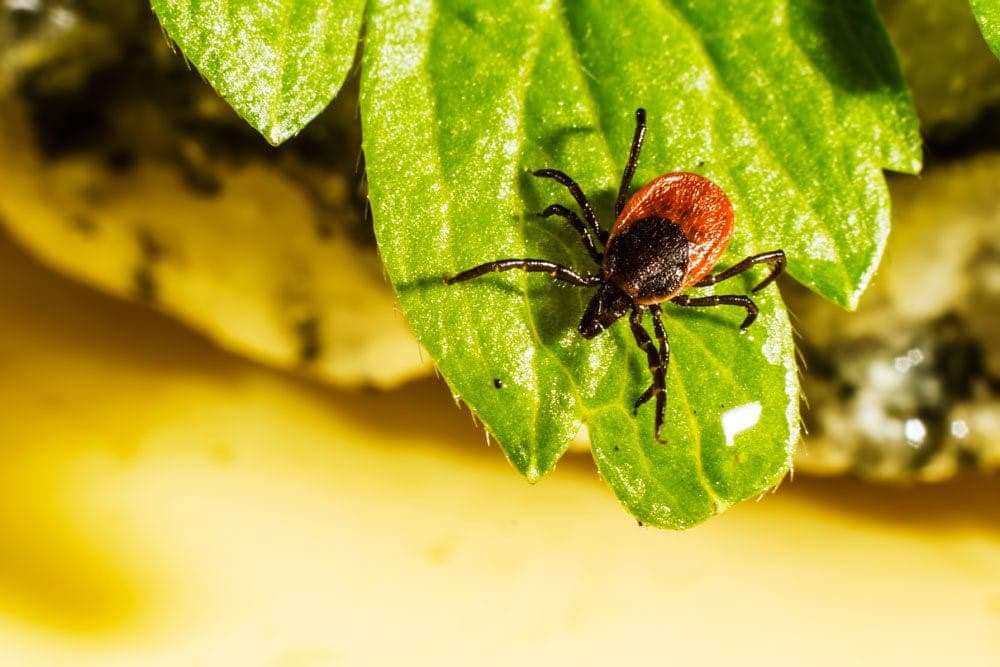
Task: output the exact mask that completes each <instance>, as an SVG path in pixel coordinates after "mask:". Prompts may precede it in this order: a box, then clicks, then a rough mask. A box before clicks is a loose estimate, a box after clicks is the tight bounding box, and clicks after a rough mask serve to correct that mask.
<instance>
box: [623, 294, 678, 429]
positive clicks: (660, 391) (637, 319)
mask: <svg viewBox="0 0 1000 667" xmlns="http://www.w3.org/2000/svg"><path fill="white" fill-rule="evenodd" d="M651 310H653V327H654V329H655V330H656V338H657V340H658V341H659V343H660V349H659V350H657V349H656V346H655V345H653V339H652V338H650V337H649V334H648V333H647V332H646V330H645V329H644V328H643V326H642V311H641V310H639V309H638V308H635V309H633V310H632V315H631V316H630V317H629V323H630V324H631V325H632V335H633V336H635V342H636V344H638V346H639V349H641V350H642V351H643V352H645V353H646V363H647V364H648V365H649V372H650V374H651V375H652V376H653V384H652V385H650V387H649V389H647V390H646V391H644V392H643V393H642V396H640V397H639V399H638V400H637V401H636V402H635V405H634V408H633V409H634V411H638V410H639V406H640V405H642V404H643V403H645V402H646V401H648V400H649V399H650V398H652V397H653V396H656V422H655V434H656V439H657V440H660V442H663V441H662V439H661V438H660V431H662V430H663V415H664V412H665V409H666V405H667V364H668V363H670V345H669V343H668V342H667V332H666V330H665V329H664V328H663V322H662V321H660V309H659V306H652V307H651Z"/></svg>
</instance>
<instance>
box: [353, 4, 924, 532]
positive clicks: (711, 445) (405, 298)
mask: <svg viewBox="0 0 1000 667" xmlns="http://www.w3.org/2000/svg"><path fill="white" fill-rule="evenodd" d="M789 4H790V5H793V6H791V7H789V6H788V5H789ZM361 104H362V121H363V126H364V136H365V151H366V159H367V165H368V173H369V182H370V197H371V201H372V207H373V212H374V219H375V226H376V235H377V236H378V239H379V244H380V249H381V251H382V255H383V260H384V262H385V264H386V267H387V270H388V272H389V275H390V278H391V279H392V281H393V283H394V284H395V286H396V288H397V290H398V291H399V295H400V300H401V303H402V305H403V308H404V309H405V311H406V315H407V317H408V319H409V321H410V323H411V324H412V326H413V328H414V331H415V332H416V334H417V336H418V337H419V338H420V340H421V341H422V342H423V344H424V345H425V346H426V348H427V349H428V350H429V352H430V354H431V355H432V357H433V358H434V360H435V362H436V363H437V364H438V367H439V368H440V370H441V372H442V373H443V374H444V376H445V378H446V379H447V380H448V382H449V383H450V384H451V386H452V387H453V389H454V391H455V392H456V393H457V394H458V395H460V396H461V397H462V398H463V399H464V400H465V401H466V402H468V404H469V405H470V407H471V409H472V410H473V412H474V413H475V414H476V415H477V416H478V417H479V418H480V419H481V420H482V421H483V422H484V424H485V425H486V427H487V428H488V429H489V430H490V432H491V433H493V435H494V436H495V437H496V438H497V440H498V441H499V442H500V445H501V447H502V448H503V450H504V453H505V454H506V455H507V457H508V459H509V460H510V461H511V462H512V463H513V465H514V466H515V467H517V469H518V470H520V471H521V472H522V473H523V474H525V475H526V476H527V477H528V478H529V479H531V480H535V479H537V478H538V477H540V476H541V475H543V474H544V473H546V472H547V471H549V470H551V469H552V467H553V466H554V465H555V463H556V461H557V460H558V459H559V457H560V456H561V455H562V453H563V452H564V451H565V449H566V447H567V444H568V442H569V440H570V439H571V438H572V437H573V436H574V435H575V434H576V432H577V431H578V429H579V427H580V424H581V422H586V423H587V425H588V427H589V431H590V436H591V441H592V447H593V453H594V457H595V459H596V461H597V464H598V467H599V470H600V472H601V475H602V476H603V477H604V478H605V480H606V481H607V482H608V483H609V484H610V485H611V487H612V488H613V490H614V491H615V493H616V495H617V496H618V497H619V498H620V499H621V500H622V501H623V503H624V504H625V505H626V506H627V508H628V509H629V510H630V511H631V512H632V513H633V514H634V515H635V516H637V517H639V518H640V519H642V520H643V521H646V522H649V523H652V524H655V525H659V526H667V527H672V528H679V527H685V526H690V525H692V524H695V523H698V522H700V521H703V520H704V519H705V518H707V517H708V516H711V515H712V514H714V513H717V512H719V511H721V510H722V509H724V508H726V507H728V506H729V505H732V504H733V503H735V502H738V501H740V500H743V499H745V498H748V497H751V496H754V495H757V494H759V493H761V492H762V491H764V490H766V489H767V488H769V487H770V486H772V485H773V484H775V483H776V482H777V481H778V480H780V479H781V477H782V476H783V475H784V474H785V472H786V471H787V468H788V465H789V462H790V455H791V451H792V448H793V446H794V443H795V440H796V439H797V436H798V386H797V381H796V371H795V365H794V359H793V345H792V340H791V332H790V327H789V324H788V319H787V316H786V313H785V311H784V308H783V306H782V304H781V301H780V299H779V298H778V297H777V294H776V290H775V288H773V287H770V288H768V289H767V290H765V291H763V292H762V293H760V294H758V295H757V296H756V297H755V300H756V301H757V302H758V305H759V306H760V309H761V316H760V319H759V320H758V322H757V323H755V324H754V325H753V326H752V327H751V329H750V330H749V331H748V332H747V333H740V331H739V322H740V321H741V319H742V317H743V315H744V313H743V312H742V311H739V312H734V311H738V309H734V308H718V309H707V310H700V309H697V310H696V309H682V308H679V307H675V306H673V305H671V304H667V306H666V308H665V315H666V323H667V329H668V331H669V335H670V341H671V350H672V358H671V365H670V371H669V379H668V391H669V399H668V414H667V426H666V428H665V435H666V437H667V439H668V441H669V442H668V444H666V445H663V444H661V443H658V442H656V441H655V440H654V439H653V434H652V430H653V429H652V426H653V408H652V405H651V404H647V405H646V406H644V407H643V408H642V409H640V410H639V414H638V416H637V417H633V415H632V410H631V406H632V403H633V401H634V400H635V399H636V398H637V397H638V395H639V394H640V393H641V392H642V390H643V389H645V387H646V386H647V385H648V384H649V372H648V370H647V369H646V362H645V357H644V355H643V354H642V353H641V352H640V351H639V350H638V349H637V348H636V345H635V343H634V341H633V339H632V337H631V332H630V330H629V327H628V324H627V322H619V323H617V324H615V325H614V326H613V327H611V329H610V330H609V331H608V332H607V333H605V334H603V335H601V336H598V337H597V338H595V339H593V340H590V341H587V340H584V339H582V338H581V337H580V336H579V334H578V333H577V332H576V325H577V323H578V321H579V318H580V315H581V314H582V312H583V310H584V308H585V306H586V303H587V299H588V298H589V297H590V295H591V290H585V289H581V288H571V287H566V286H562V285H556V284H553V283H552V282H551V281H549V280H548V279H547V278H546V276H544V275H538V274H534V275H527V274H524V273H522V272H508V273H503V274H495V275H492V276H489V277H484V278H480V279H478V280H475V281H471V282H467V283H461V284H458V285H454V286H450V287H448V286H445V285H444V284H443V283H442V280H441V277H442V275H444V274H454V273H455V272H457V271H459V270H461V269H465V268H469V267H471V266H474V265H476V264H480V263H482V262H485V261H489V260H493V259H499V258H506V257H541V258H549V259H552V260H554V261H558V262H561V263H567V264H569V265H571V266H574V267H577V268H578V269H580V270H582V271H586V272H590V271H593V270H594V267H593V263H592V262H591V260H590V259H589V257H588V256H587V255H586V253H585V252H584V251H583V249H582V247H581V245H580V243H579V239H578V238H577V237H576V235H575V234H574V232H573V230H572V229H570V228H568V226H567V225H565V224H564V223H563V222H562V221H561V220H558V219H548V220H541V219H538V218H536V217H535V216H534V215H533V213H534V212H537V211H540V210H541V209H542V208H544V207H545V206H546V205H547V204H549V203H552V202H561V203H564V204H567V205H571V204H572V200H571V198H570V197H569V196H568V194H567V192H566V190H565V189H564V188H562V187H561V186H559V185H558V184H556V183H554V182H552V181H548V180H544V181H543V180H539V179H536V178H533V177H532V176H531V175H530V173H529V172H530V170H532V169H538V168H543V167H554V168H559V169H562V170H564V171H566V172H567V173H569V174H570V175H572V176H573V177H575V178H576V179H577V180H578V181H579V182H580V183H581V185H582V186H583V189H584V191H585V192H587V193H589V194H590V196H591V197H592V199H593V201H594V202H595V203H596V206H597V209H598V214H599V217H601V218H602V220H603V222H604V225H605V226H606V227H607V226H609V223H610V222H611V215H612V210H613V200H614V196H615V193H616V190H617V185H618V179H619V178H620V174H621V170H622V167H623V165H624V162H625V159H626V156H627V152H628V146H629V141H630V139H631V135H632V132H633V129H634V115H633V114H634V110H635V109H636V108H637V107H639V106H643V107H645V108H646V109H647V111H648V115H649V132H648V134H647V139H646V144H645V148H644V151H643V155H642V158H641V160H640V166H639V170H638V173H637V177H636V184H641V183H643V182H645V181H647V180H649V179H651V178H652V177H654V176H655V175H657V174H659V173H664V172H668V171H678V170H693V171H697V172H699V173H701V174H703V175H705V176H707V177H709V178H711V179H713V180H714V181H716V182H717V183H719V184H720V185H721V186H722V187H723V189H725V190H726V191H727V193H728V194H729V196H730V198H731V199H732V202H733V205H734V209H735V211H736V218H737V227H736V230H735V232H734V238H733V242H732V244H731V245H730V249H729V251H728V253H727V255H726V257H725V258H724V260H723V262H722V266H726V265H728V264H731V263H733V262H734V261H736V260H738V259H739V258H741V257H743V256H745V255H747V254H750V253H753V252H762V251H765V250H772V249H775V248H784V249H785V251H786V253H787V254H788V255H789V260H790V269H791V272H792V273H793V274H794V275H795V276H796V277H797V278H798V279H799V280H801V281H803V282H805V283H806V284H808V285H810V286H811V287H813V288H814V289H816V290H818V291H820V292H821V293H823V294H825V295H827V296H829V297H830V298H833V299H834V300H836V301H838V302H840V303H842V304H846V305H853V304H854V303H856V301H857V298H858V296H859V294H860V292H861V290H863V288H864V286H865V284H866V283H867V281H868V279H869V277H870V276H871V273H872V271H873V270H874V268H875V265H876V264H877V261H878V259H879V256H880V254H881V251H882V246H883V244H884V240H885V235H886V233H887V231H888V198H887V194H886V188H885V183H884V179H883V177H882V173H881V168H882V167H890V168H894V169H900V170H910V171H912V170H916V169H917V168H918V166H919V152H920V147H919V139H918V135H917V124H916V118H915V116H914V113H913V110H912V105H911V102H910V99H909V96H908V94H907V92H906V90H905V87H904V85H903V83H902V80H901V78H900V73H899V70H898V67H897V65H896V62H895V60H894V56H893V52H892V50H891V48H890V46H889V44H888V41H887V39H886V36H885V34H884V32H883V30H882V27H881V24H880V23H879V22H878V19H877V17H876V15H875V13H874V10H873V9H872V7H871V4H870V2H868V1H867V0H865V1H862V0H858V1H855V2H844V3H827V2H825V1H824V2H821V1H819V0H816V1H815V2H796V3H786V2H779V1H778V0H771V1H768V2H762V1H761V0H752V1H751V0H746V1H744V2H737V3H729V4H728V5H727V10H726V11H725V12H720V11H719V10H718V7H717V5H715V3H695V2H686V3H685V2H674V3H670V2H663V1H639V0H633V1H630V2H621V1H620V0H617V1H614V2H611V1H584V2H575V3H572V5H567V6H565V7H563V6H561V5H559V4H555V3H541V4H540V3H537V2H529V1H527V0H508V1H507V2H505V3H503V5H502V9H500V8H498V7H497V3H495V2H490V1H487V0H480V1H479V2H474V1H458V0H445V1H442V2H437V3H431V2H411V3H407V4H406V7H405V8H404V7H401V6H400V5H399V3H395V2H392V1H391V0H372V1H371V2H369V5H368V23H367V36H366V46H365V54H364V58H363V63H362V97H361ZM754 277H756V278H758V279H759V277H760V274H759V273H758V274H756V275H755V276H754ZM749 281H750V277H748V278H747V280H746V281H744V282H742V283H741V282H740V281H739V280H732V281H727V282H726V283H723V284H722V285H719V286H717V288H718V289H720V290H722V291H724V292H726V293H745V292H746V290H747V289H748V287H749V285H751V284H752V283H751V282H749ZM734 283H735V284H734ZM706 293H707V291H706ZM734 411H735V412H734ZM754 417H756V420H755V419H754ZM741 418H742V419H741ZM725 424H729V425H730V426H729V429H728V431H729V432H728V435H727V428H726V426H724V425H725ZM733 424H736V425H737V426H740V427H742V429H743V430H740V429H738V428H733V426H732V425H733ZM736 431H739V432H738V433H737V432H736Z"/></svg>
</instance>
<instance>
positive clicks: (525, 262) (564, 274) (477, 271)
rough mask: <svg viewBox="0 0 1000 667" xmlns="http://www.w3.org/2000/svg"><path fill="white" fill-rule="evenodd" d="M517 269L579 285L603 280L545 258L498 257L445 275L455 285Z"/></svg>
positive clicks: (447, 282)
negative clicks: (545, 274)
mask: <svg viewBox="0 0 1000 667" xmlns="http://www.w3.org/2000/svg"><path fill="white" fill-rule="evenodd" d="M515 269H520V270H522V271H529V272H537V273H547V274H549V276H551V277H552V278H554V279H556V280H559V281H562V282H564V283H569V284H570V285H577V286H578V287H591V286H593V285H597V284H599V283H600V282H601V277H600V276H596V275H595V276H581V275H580V274H579V273H577V272H576V271H574V270H573V269H571V268H569V267H568V266H563V265H561V264H556V263H555V262H550V261H548V260H545V259H498V260H496V261H493V262H486V263H485V264H480V265H479V266H474V267H472V268H471V269H466V270H465V271H462V272H461V273H459V274H457V275H454V276H451V277H450V278H449V277H448V276H445V278H444V282H445V283H446V284H448V285H454V284H455V283H460V282H463V281H465V280H472V279H473V278H478V277H479V276H483V275H486V274H487V273H496V272H499V271H513V270H515Z"/></svg>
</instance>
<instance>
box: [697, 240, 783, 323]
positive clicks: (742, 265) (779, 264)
mask: <svg viewBox="0 0 1000 667" xmlns="http://www.w3.org/2000/svg"><path fill="white" fill-rule="evenodd" d="M757 264H772V267H771V273H769V274H768V275H767V278H764V280H762V281H760V282H759V283H757V286H756V287H754V288H753V289H752V290H750V291H751V292H759V291H760V290H762V289H764V288H765V287H767V286H768V285H770V284H771V283H772V282H774V279H775V278H777V277H778V276H780V275H781V272H782V271H784V270H785V251H784V250H772V251H771V252H762V253H760V254H759V255H752V256H750V257H747V258H746V259H744V260H743V261H741V262H738V263H736V264H734V265H732V266H731V267H729V268H728V269H726V270H725V271H723V272H722V273H717V274H715V275H714V276H705V277H704V278H702V279H701V282H699V283H696V284H695V286H696V287H706V286H708V285H714V284H715V283H721V282H722V281H723V280H729V279H730V278H732V277H733V276H735V275H737V274H740V273H743V272H744V271H746V270H747V269H749V268H751V267H753V266H756V265H757ZM744 328H746V327H745V326H744Z"/></svg>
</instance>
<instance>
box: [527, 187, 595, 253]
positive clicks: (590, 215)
mask: <svg viewBox="0 0 1000 667" xmlns="http://www.w3.org/2000/svg"><path fill="white" fill-rule="evenodd" d="M531 173H532V174H534V175H535V176H538V177H539V178H551V179H552V180H554V181H555V182H556V183H559V184H560V185H565V186H566V188H567V189H568V190H569V193H570V194H571V195H573V199H575V200H576V203H577V204H579V205H580V208H581V209H583V217H584V218H585V219H586V220H587V223H588V224H589V225H590V229H591V231H593V232H594V234H595V235H596V236H597V238H599V239H600V240H601V243H607V242H608V233H607V232H606V231H604V230H603V229H601V228H600V226H598V224H597V216H596V215H595V214H594V207H593V206H591V205H590V202H589V201H588V200H587V195H585V194H583V190H581V189H580V186H579V185H577V183H576V181H574V180H573V179H572V178H570V177H569V176H567V175H566V174H564V173H563V172H561V171H559V170H558V169H539V170H538V171H533V172H531Z"/></svg>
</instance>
